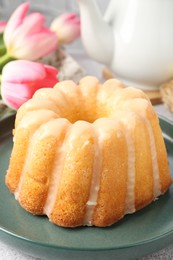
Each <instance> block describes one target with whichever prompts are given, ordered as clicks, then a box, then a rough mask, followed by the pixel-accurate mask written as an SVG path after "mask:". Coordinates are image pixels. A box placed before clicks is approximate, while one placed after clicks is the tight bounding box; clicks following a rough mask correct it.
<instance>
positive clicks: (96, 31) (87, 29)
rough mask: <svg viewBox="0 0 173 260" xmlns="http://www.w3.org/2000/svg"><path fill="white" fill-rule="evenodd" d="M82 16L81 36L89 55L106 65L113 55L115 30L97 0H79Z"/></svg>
mask: <svg viewBox="0 0 173 260" xmlns="http://www.w3.org/2000/svg"><path fill="white" fill-rule="evenodd" d="M78 3H79V10H80V16H81V38H82V43H83V45H84V48H85V50H86V52H87V53H88V55H89V56H90V57H91V58H93V59H95V60H97V61H98V62H101V63H103V64H106V65H110V63H111V61H112V57H113V49H114V48H113V46H114V37H113V30H112V28H111V26H110V25H109V24H107V23H106V22H105V21H104V19H103V17H102V14H101V11H100V10H99V8H98V6H97V3H96V1H95V0H78Z"/></svg>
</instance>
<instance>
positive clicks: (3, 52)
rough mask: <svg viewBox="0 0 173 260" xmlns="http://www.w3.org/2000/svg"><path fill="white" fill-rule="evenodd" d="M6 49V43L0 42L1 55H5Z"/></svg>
mask: <svg viewBox="0 0 173 260" xmlns="http://www.w3.org/2000/svg"><path fill="white" fill-rule="evenodd" d="M6 51H7V49H6V46H5V45H4V44H0V56H2V55H4V54H5V53H6Z"/></svg>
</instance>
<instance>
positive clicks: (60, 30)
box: [50, 13, 80, 44]
mask: <svg viewBox="0 0 173 260" xmlns="http://www.w3.org/2000/svg"><path fill="white" fill-rule="evenodd" d="M50 28H51V29H52V31H54V32H56V34H57V37H58V42H59V44H68V43H71V42H73V41H74V40H75V39H76V38H78V37H79V36H80V19H79V17H78V16H77V15H76V14H75V13H67V14H63V15H61V16H59V17H57V18H56V19H55V20H54V21H53V22H52V24H51V26H50Z"/></svg>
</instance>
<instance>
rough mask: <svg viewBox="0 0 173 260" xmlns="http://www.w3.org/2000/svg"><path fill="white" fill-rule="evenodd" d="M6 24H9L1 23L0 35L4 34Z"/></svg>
mask: <svg viewBox="0 0 173 260" xmlns="http://www.w3.org/2000/svg"><path fill="white" fill-rule="evenodd" d="M6 24H7V22H6V21H0V33H3V32H4V30H5V27H6Z"/></svg>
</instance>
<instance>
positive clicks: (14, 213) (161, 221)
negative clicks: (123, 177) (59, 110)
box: [0, 117, 173, 259]
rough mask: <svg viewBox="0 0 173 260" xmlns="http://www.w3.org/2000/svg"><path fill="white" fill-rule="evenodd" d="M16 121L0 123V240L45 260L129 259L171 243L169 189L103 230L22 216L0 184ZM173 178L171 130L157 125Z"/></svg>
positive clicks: (172, 226)
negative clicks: (65, 226)
mask: <svg viewBox="0 0 173 260" xmlns="http://www.w3.org/2000/svg"><path fill="white" fill-rule="evenodd" d="M13 122H14V117H9V118H7V119H6V120H3V121H2V122H0V239H2V241H5V242H6V243H8V244H9V245H12V246H14V247H17V248H18V249H21V250H23V251H25V252H26V253H27V254H31V255H34V256H39V257H43V258H47V259H81V258H83V259H89V258H92V257H93V258H94V259H97V258H98V259H100V257H101V259H115V258H116V257H117V259H126V258H127V259H133V258H136V257H140V256H143V255H147V254H150V253H151V252H153V251H157V250H159V249H161V248H163V247H165V246H167V245H168V244H170V243H172V242H173V187H172V188H170V190H169V191H168V192H167V193H166V194H165V195H164V196H161V197H160V198H159V199H158V200H156V201H155V202H153V203H152V204H151V205H149V206H148V207H146V208H145V209H142V210H140V211H139V212H137V213H135V214H132V215H128V216H126V217H125V218H124V219H123V220H121V221H119V222H118V223H117V224H115V225H113V226H111V227H107V228H96V227H82V228H75V229H65V228H61V227H58V226H55V225H53V224H51V223H50V222H49V221H48V219H47V217H43V216H42V217H41V216H40V217H39V216H33V215H31V214H29V213H27V212H26V211H25V210H23V209H22V208H21V207H20V206H19V204H18V203H17V201H16V200H15V199H14V196H13V195H12V194H10V192H9V191H8V189H7V188H6V186H5V184H4V178H5V173H6V169H7V167H8V162H9V157H10V153H11V149H12V136H11V130H12V127H13ZM160 123H161V127H162V130H163V134H164V138H165V141H166V146H167V150H168V156H169V164H170V168H171V171H172V173H173V140H172V137H173V125H172V123H171V122H169V121H167V120H165V119H163V118H162V119H160Z"/></svg>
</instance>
